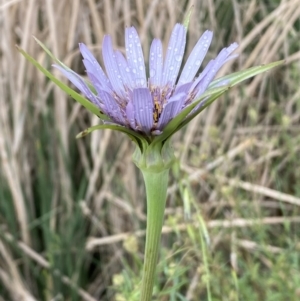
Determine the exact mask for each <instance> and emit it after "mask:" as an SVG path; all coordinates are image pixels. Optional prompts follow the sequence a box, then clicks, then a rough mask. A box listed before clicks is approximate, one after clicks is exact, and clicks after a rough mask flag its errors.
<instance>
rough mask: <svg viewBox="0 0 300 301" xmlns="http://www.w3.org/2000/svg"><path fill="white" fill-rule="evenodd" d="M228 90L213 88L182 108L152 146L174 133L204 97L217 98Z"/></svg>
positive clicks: (227, 87)
mask: <svg viewBox="0 0 300 301" xmlns="http://www.w3.org/2000/svg"><path fill="white" fill-rule="evenodd" d="M228 89H229V86H222V87H218V88H213V89H210V90H207V91H206V92H204V93H203V94H202V95H201V97H200V98H199V99H197V100H196V101H194V102H192V103H191V104H190V105H189V106H187V107H186V108H184V109H183V110H182V111H181V112H180V113H179V114H178V115H177V116H176V117H175V118H173V119H172V120H171V121H170V122H169V123H168V124H167V126H166V127H165V128H164V130H163V133H162V134H161V135H159V136H157V137H155V138H154V140H153V142H152V143H153V144H156V143H159V142H162V141H164V140H166V139H167V138H169V137H170V136H171V135H172V134H173V133H174V132H176V131H177V130H176V129H177V128H178V127H179V126H180V123H181V122H182V121H183V120H184V119H185V118H186V116H187V115H188V114H189V113H190V112H191V111H192V110H193V109H194V108H195V107H196V106H197V105H198V104H199V103H200V102H201V101H202V100H203V99H204V98H206V97H214V96H216V98H217V97H219V96H220V95H222V94H223V93H224V92H226V91H227V90H228Z"/></svg>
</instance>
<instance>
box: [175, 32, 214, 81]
mask: <svg viewBox="0 0 300 301" xmlns="http://www.w3.org/2000/svg"><path fill="white" fill-rule="evenodd" d="M212 37H213V32H212V31H209V30H206V31H205V32H204V34H203V35H202V36H201V38H200V39H199V41H198V42H197V44H196V45H195V47H194V48H193V50H192V52H191V54H190V55H189V58H188V59H187V61H186V63H185V65H184V68H183V70H182V72H181V75H180V78H179V80H178V83H177V85H182V84H184V83H187V82H190V81H192V80H193V79H194V77H195V75H196V73H197V72H198V70H199V68H200V66H201V64H202V62H203V60H204V58H205V55H206V53H207V51H208V48H209V46H210V43H211V40H212Z"/></svg>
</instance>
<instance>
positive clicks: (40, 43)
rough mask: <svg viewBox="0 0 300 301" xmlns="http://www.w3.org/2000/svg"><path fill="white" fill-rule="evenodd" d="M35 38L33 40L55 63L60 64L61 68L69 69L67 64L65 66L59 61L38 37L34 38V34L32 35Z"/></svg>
mask: <svg viewBox="0 0 300 301" xmlns="http://www.w3.org/2000/svg"><path fill="white" fill-rule="evenodd" d="M33 38H34V39H35V41H36V42H37V43H38V44H39V45H40V46H41V47H42V48H43V49H44V51H45V52H46V53H47V54H48V55H49V56H50V57H51V58H52V59H53V61H54V62H55V63H57V64H58V65H60V66H62V67H63V68H65V69H67V70H71V69H70V68H69V67H68V66H66V65H65V64H64V63H63V62H61V61H60V60H59V59H58V58H56V57H55V56H54V54H53V53H52V52H51V51H50V50H49V49H48V48H47V47H46V46H45V44H43V43H42V42H41V41H40V40H39V39H38V38H36V37H35V36H34V37H33Z"/></svg>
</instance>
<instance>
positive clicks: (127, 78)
mask: <svg viewBox="0 0 300 301" xmlns="http://www.w3.org/2000/svg"><path fill="white" fill-rule="evenodd" d="M115 55H116V58H117V62H118V66H119V71H120V74H121V76H122V80H123V83H124V87H125V89H126V88H130V89H133V88H134V82H133V79H132V76H131V73H130V69H129V66H128V63H127V61H126V59H125V57H124V56H123V54H122V53H121V52H120V51H115Z"/></svg>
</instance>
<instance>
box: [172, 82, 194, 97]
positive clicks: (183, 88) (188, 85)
mask: <svg viewBox="0 0 300 301" xmlns="http://www.w3.org/2000/svg"><path fill="white" fill-rule="evenodd" d="M192 85H193V82H189V83H185V84H183V85H180V86H178V85H177V86H176V89H175V92H174V95H176V94H178V93H186V94H187V93H188V92H189V91H190V88H191V87H192Z"/></svg>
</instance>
